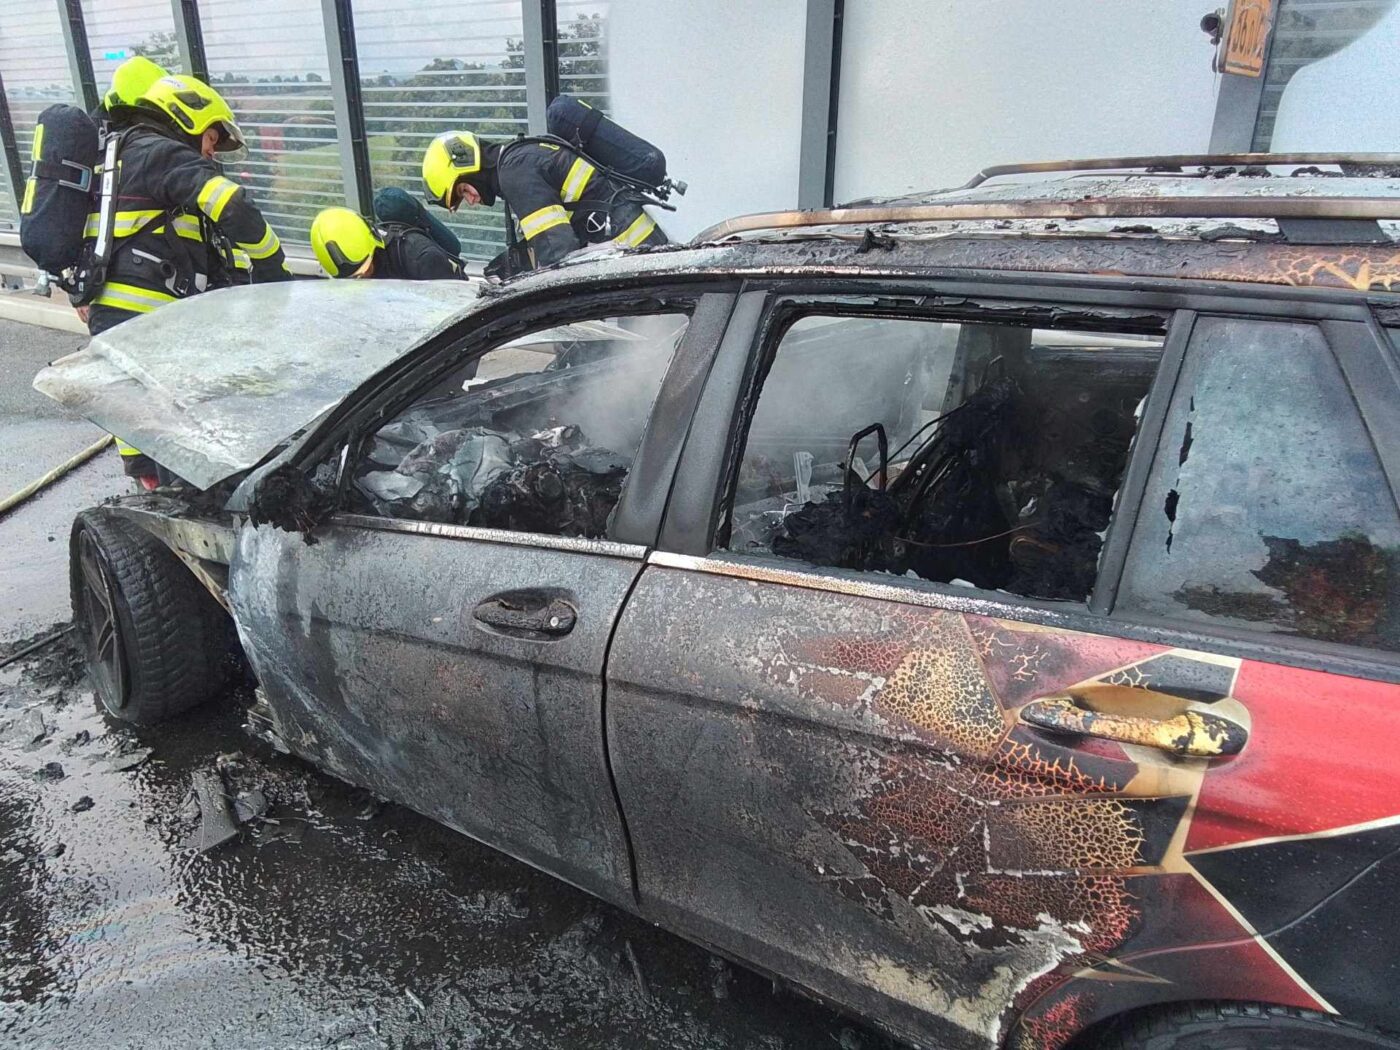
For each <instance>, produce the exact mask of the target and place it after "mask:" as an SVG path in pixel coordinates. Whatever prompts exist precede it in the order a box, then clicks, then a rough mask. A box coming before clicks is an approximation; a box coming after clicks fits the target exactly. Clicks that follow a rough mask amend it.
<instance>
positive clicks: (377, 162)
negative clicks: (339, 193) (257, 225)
mask: <svg viewBox="0 0 1400 1050" xmlns="http://www.w3.org/2000/svg"><path fill="white" fill-rule="evenodd" d="M354 11H355V39H356V47H357V50H358V52H359V59H360V84H361V91H362V93H363V96H364V107H365V129H366V132H367V134H368V137H369V154H370V171H371V173H372V176H373V182H374V187H375V189H379V188H381V187H384V186H399V187H402V188H403V189H405V190H407V191H408V192H409V193H410V194H412V195H413V196H414V197H421V196H422V195H423V176H422V165H423V151H424V150H425V149H427V146H428V143H429V142H431V141H432V140H433V138H434V136H436V135H438V134H439V133H441V132H443V131H450V130H462V131H471V132H475V133H476V134H477V135H480V136H483V137H485V138H487V139H506V138H511V137H513V136H515V135H518V134H524V133H525V132H526V131H528V129H529V119H528V114H527V111H526V103H525V51H524V44H523V40H524V36H525V30H524V25H523V23H522V19H521V11H520V0H466V2H463V3H458V4H457V5H455V6H454V7H453V8H452V13H451V16H450V21H451V25H450V31H448V32H444V19H445V18H447V17H448V16H446V15H445V14H444V12H443V10H442V9H440V8H437V7H434V6H432V5H428V6H426V7H425V6H424V5H422V4H415V3H411V2H409V0H358V2H357V3H356V4H355V5H354ZM434 214H435V215H437V216H438V217H439V218H441V219H443V220H444V221H445V222H447V224H448V226H449V227H451V228H452V230H453V232H454V233H456V234H457V236H458V237H459V238H460V239H461V241H462V254H463V255H464V256H466V257H467V258H474V259H489V258H491V257H492V256H494V255H496V254H497V253H498V252H500V251H501V250H502V249H503V248H504V247H505V222H504V219H503V211H502V208H501V206H500V205H499V204H497V205H496V206H495V207H494V208H485V207H477V208H463V209H460V210H459V211H458V212H456V213H455V214H453V215H450V216H449V214H448V213H447V212H446V211H443V210H441V209H434Z"/></svg>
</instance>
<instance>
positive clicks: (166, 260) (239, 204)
mask: <svg viewBox="0 0 1400 1050" xmlns="http://www.w3.org/2000/svg"><path fill="white" fill-rule="evenodd" d="M129 113H130V121H129V125H128V128H127V130H126V131H125V138H124V139H123V141H122V145H121V152H120V159H119V169H118V170H119V176H118V181H117V198H118V201H119V206H118V211H117V212H116V217H115V226H114V229H113V247H112V253H111V259H110V262H109V264H108V267H107V273H106V280H105V282H104V283H103V284H102V286H101V287H100V288H99V289H98V290H97V294H96V296H95V297H94V299H93V301H92V305H91V306H90V307H88V310H87V317H86V318H85V320H86V321H87V326H88V331H89V332H90V333H92V334H93V335H96V334H97V333H98V332H103V331H106V330H107V329H108V328H111V327H112V326H113V325H116V324H120V323H121V322H122V321H125V320H127V319H128V318H131V317H135V316H137V315H138V314H144V313H149V312H150V311H152V310H155V309H156V308H157V307H160V306H164V305H165V304H166V303H172V302H175V301H176V300H177V299H184V298H188V297H189V296H192V295H197V294H199V293H200V292H203V291H208V290H209V289H211V288H220V287H224V286H226V285H230V284H240V283H247V281H248V280H250V279H251V280H253V281H257V282H261V281H281V280H287V279H289V278H290V277H291V272H290V271H289V270H288V269H287V263H286V259H285V258H284V257H283V254H282V245H281V242H280V241H279V240H278V239H277V234H276V233H274V232H273V230H272V227H270V226H269V225H268V224H267V222H266V220H264V219H263V217H262V215H261V214H260V213H259V212H258V209H257V208H256V207H255V206H254V205H253V203H252V201H250V200H249V199H248V195H247V193H246V192H245V191H244V190H243V188H242V187H241V186H239V185H238V184H237V183H235V182H233V181H231V180H230V179H227V178H225V177H224V175H223V174H222V172H221V171H220V169H219V166H218V164H217V163H215V160H214V158H215V157H216V156H230V155H236V154H237V153H239V152H240V151H242V150H243V149H244V148H245V147H244V143H243V135H242V133H241V132H240V131H239V128H238V125H237V123H236V122H235V121H234V119H233V111H232V110H231V109H229V106H228V103H227V102H225V101H224V100H223V98H222V97H220V95H219V94H218V92H216V91H215V90H214V89H213V88H211V87H209V86H208V85H207V84H205V83H203V82H202V81H199V80H197V79H195V78H194V77H191V76H182V75H172V76H167V77H161V78H160V79H159V80H156V81H155V82H153V83H152V84H150V86H149V87H147V88H146V90H145V91H144V92H142V94H141V95H140V97H139V98H138V99H137V102H136V105H135V106H134V107H130V111H129ZM100 221H101V217H100V214H99V213H96V212H94V213H92V214H91V215H89V216H88V236H89V237H96V236H97V231H98V224H99V223H100ZM118 450H119V451H120V452H121V454H122V460H123V465H124V467H125V470H126V473H127V474H128V475H131V476H134V477H138V478H142V479H143V482H144V483H146V484H147V485H148V487H149V482H145V479H147V478H150V477H153V476H155V474H156V468H155V464H154V463H152V462H151V461H150V460H148V459H147V458H146V457H145V456H142V455H141V454H140V453H139V452H137V451H136V450H135V449H133V448H131V447H129V446H127V445H125V444H123V443H121V442H118Z"/></svg>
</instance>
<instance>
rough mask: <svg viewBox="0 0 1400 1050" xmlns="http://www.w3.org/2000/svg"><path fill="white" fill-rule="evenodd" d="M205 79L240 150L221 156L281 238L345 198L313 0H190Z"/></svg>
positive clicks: (298, 232) (305, 239)
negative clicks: (244, 152) (226, 111)
mask: <svg viewBox="0 0 1400 1050" xmlns="http://www.w3.org/2000/svg"><path fill="white" fill-rule="evenodd" d="M199 14H200V20H201V28H202V29H203V33H204V49H205V54H206V57H207V58H208V62H209V79H210V81H211V82H212V84H213V86H214V87H215V88H217V89H218V91H219V92H220V93H221V94H222V95H223V96H224V98H225V99H227V100H228V103H229V105H230V106H232V107H233V112H234V116H235V117H237V118H238V122H239V126H240V127H242V129H243V134H244V135H245V136H246V138H247V140H248V157H247V159H246V160H242V161H237V162H234V163H231V164H228V165H227V166H226V169H225V170H226V173H227V174H228V176H229V178H231V179H233V180H234V181H236V182H238V183H239V184H240V185H242V186H243V187H244V188H245V189H247V190H248V191H249V193H250V194H251V195H252V198H253V200H254V202H255V203H256V204H257V205H258V207H259V208H260V209H261V210H262V213H263V215H264V216H265V217H266V218H267V221H268V222H270V223H271V224H272V225H273V227H274V228H276V230H277V232H278V234H279V235H280V236H281V238H282V240H283V242H284V243H285V244H288V245H289V246H294V245H297V244H301V245H306V244H308V243H309V237H310V229H311V220H312V219H313V218H314V217H315V216H316V213H317V212H318V211H320V210H321V209H322V208H326V207H330V206H332V205H343V204H344V203H345V183H344V178H343V173H342V166H341V162H340V145H339V141H338V137H337V135H336V124H335V106H334V103H333V102H332V101H331V88H330V79H329V78H330V74H329V63H328V62H327V60H326V37H325V30H324V28H323V26H322V23H321V4H320V3H319V0H276V2H275V3H274V2H271V0H200V3H199Z"/></svg>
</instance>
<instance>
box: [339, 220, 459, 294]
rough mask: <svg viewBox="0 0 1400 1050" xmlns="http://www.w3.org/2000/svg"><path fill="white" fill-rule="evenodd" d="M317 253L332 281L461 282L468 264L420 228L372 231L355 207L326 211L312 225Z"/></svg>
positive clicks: (374, 228)
mask: <svg viewBox="0 0 1400 1050" xmlns="http://www.w3.org/2000/svg"><path fill="white" fill-rule="evenodd" d="M311 250H312V251H313V252H315V253H316V259H317V260H318V261H319V262H320V264H321V268H322V269H323V270H325V271H326V273H328V274H330V275H331V276H332V277H383V278H388V279H397V280H401V281H443V280H449V281H450V280H457V279H460V278H461V277H462V276H463V273H462V261H461V260H460V259H457V258H455V257H454V256H451V255H448V254H447V252H445V251H443V250H442V248H441V247H440V246H439V245H438V244H437V242H435V241H434V240H433V239H432V237H430V236H429V235H428V233H427V232H426V231H425V230H421V229H419V228H418V227H417V226H409V225H405V224H403V223H379V224H376V225H374V226H371V225H370V224H369V223H367V222H366V221H365V220H364V219H363V218H362V217H361V216H360V215H358V214H357V213H355V212H353V211H351V210H350V209H349V208H326V209H325V210H324V211H322V212H321V213H320V214H318V215H317V216H316V218H315V220H314V221H313V222H312V223H311Z"/></svg>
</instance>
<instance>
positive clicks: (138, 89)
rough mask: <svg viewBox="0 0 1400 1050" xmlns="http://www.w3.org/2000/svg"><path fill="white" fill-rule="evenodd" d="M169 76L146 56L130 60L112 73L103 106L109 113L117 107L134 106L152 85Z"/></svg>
mask: <svg viewBox="0 0 1400 1050" xmlns="http://www.w3.org/2000/svg"><path fill="white" fill-rule="evenodd" d="M169 75H170V74H169V73H167V72H166V71H165V70H164V69H162V68H161V67H160V66H158V65H156V64H155V63H154V62H152V61H151V60H150V59H149V58H146V57H145V56H144V55H137V56H136V57H135V58H128V59H127V60H126V61H125V62H123V63H122V64H121V65H119V66H118V67H117V68H116V70H115V71H114V72H113V73H112V86H111V87H110V88H109V89H108V91H107V94H106V95H105V96H104V97H103V99H102V106H103V108H104V109H107V110H109V111H110V110H111V109H113V108H115V107H117V106H134V105H136V103H137V102H138V101H139V100H140V98H141V96H142V95H144V94H145V93H146V92H147V91H149V90H150V88H151V85H152V84H154V83H155V82H156V81H157V80H159V79H160V78H161V77H168V76H169Z"/></svg>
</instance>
